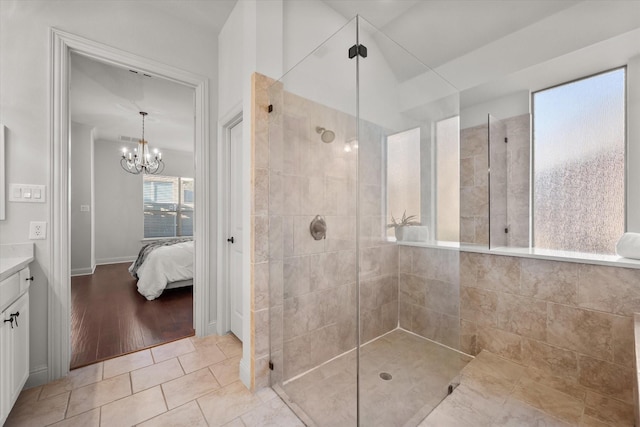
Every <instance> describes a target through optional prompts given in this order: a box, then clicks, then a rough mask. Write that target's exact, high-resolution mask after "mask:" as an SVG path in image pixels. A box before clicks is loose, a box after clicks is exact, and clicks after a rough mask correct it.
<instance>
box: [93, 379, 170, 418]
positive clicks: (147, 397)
mask: <svg viewBox="0 0 640 427" xmlns="http://www.w3.org/2000/svg"><path fill="white" fill-rule="evenodd" d="M166 411H167V405H165V403H164V397H163V395H162V390H161V389H160V386H156V387H153V388H150V389H148V390H145V391H141V392H140V393H136V394H134V395H131V396H129V397H125V398H124V399H120V400H116V401H115V402H111V403H109V404H107V405H104V406H103V407H102V409H101V417H100V427H110V426H114V427H120V426H133V425H136V424H138V423H140V422H142V421H146V420H148V419H150V418H153V417H155V416H156V415H159V414H161V413H163V412H166Z"/></svg>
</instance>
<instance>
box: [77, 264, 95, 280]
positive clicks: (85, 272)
mask: <svg viewBox="0 0 640 427" xmlns="http://www.w3.org/2000/svg"><path fill="white" fill-rule="evenodd" d="M95 271H96V267H95V265H94V266H93V268H92V267H87V268H72V269H71V277H76V276H91V275H92V274H93V273H95Z"/></svg>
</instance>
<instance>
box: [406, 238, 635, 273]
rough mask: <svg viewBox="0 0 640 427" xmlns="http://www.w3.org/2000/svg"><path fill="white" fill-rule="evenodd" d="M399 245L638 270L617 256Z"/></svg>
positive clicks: (631, 261) (452, 244) (432, 243)
mask: <svg viewBox="0 0 640 427" xmlns="http://www.w3.org/2000/svg"><path fill="white" fill-rule="evenodd" d="M398 244H399V245H404V246H416V247H421V248H436V249H449V250H457V251H462V252H475V253H480V254H491V255H503V256H512V257H519V258H533V259H546V260H551V261H564V262H575V263H580V264H595V265H606V266H611V267H625V268H636V269H640V260H635V259H629V258H622V257H620V256H617V255H601V254H590V253H583V252H570V251H558V250H552V249H540V248H507V247H500V248H495V249H489V248H487V247H486V246H479V245H465V244H459V243H455V242H440V241H430V242H405V241H402V242H398Z"/></svg>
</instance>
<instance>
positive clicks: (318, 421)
mask: <svg viewBox="0 0 640 427" xmlns="http://www.w3.org/2000/svg"><path fill="white" fill-rule="evenodd" d="M360 356H361V357H360V384H361V387H360V412H361V416H360V418H361V425H365V426H404V425H406V426H417V425H418V424H419V423H420V421H422V420H423V419H424V418H425V417H426V416H427V415H428V414H429V413H430V412H431V411H432V410H433V409H434V408H435V407H436V406H437V405H438V404H439V403H440V402H441V401H442V400H443V399H444V398H445V397H446V396H447V389H448V387H449V385H450V384H452V383H454V382H455V379H456V377H457V376H458V374H459V373H460V371H461V370H462V368H464V367H465V366H466V365H467V363H469V362H470V361H471V359H472V358H471V357H469V356H466V355H464V354H462V353H459V352H457V351H455V350H451V349H449V348H447V347H443V346H441V345H438V344H436V343H434V342H432V341H429V340H426V339H424V338H421V337H419V336H417V335H414V334H411V333H409V332H407V331H404V330H402V329H396V330H394V331H392V332H390V333H388V334H386V335H383V336H382V337H380V338H378V339H376V340H374V341H371V342H369V343H367V344H365V345H364V346H363V347H362V348H361V350H360ZM381 374H383V375H382V377H387V378H388V376H387V375H385V374H388V375H390V376H391V379H387V380H385V379H383V378H381ZM282 390H283V391H284V392H285V394H286V397H285V400H286V401H288V402H289V403H290V404H291V406H292V407H293V409H294V410H296V412H298V413H299V415H300V416H301V418H302V419H303V421H306V422H307V423H309V421H313V424H315V425H317V426H332V427H333V426H355V425H356V352H355V351H351V352H349V353H345V354H344V355H342V356H340V357H338V358H336V359H334V360H332V361H330V362H328V363H325V364H324V365H321V366H320V367H318V368H315V369H313V370H312V371H309V372H307V373H306V374H304V375H302V376H300V377H298V378H296V379H294V380H291V381H288V382H287V383H285V384H284V385H283V387H282ZM300 412H302V414H301V413H300ZM307 418H308V419H307Z"/></svg>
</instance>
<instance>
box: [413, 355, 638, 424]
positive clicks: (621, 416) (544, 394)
mask: <svg viewBox="0 0 640 427" xmlns="http://www.w3.org/2000/svg"><path fill="white" fill-rule="evenodd" d="M633 418H634V412H633V406H631V405H629V404H627V403H624V402H620V401H617V400H615V399H611V398H607V397H605V396H601V395H598V394H596V393H593V392H592V391H590V390H587V389H585V388H584V387H582V386H580V385H579V384H577V383H572V382H569V381H567V380H564V379H561V378H557V377H552V376H549V375H545V374H544V373H542V372H541V371H539V370H536V369H534V368H526V367H524V366H520V365H517V364H515V363H512V362H510V361H507V360H505V359H502V358H500V357H498V356H495V355H493V354H491V353H488V352H486V351H483V352H482V353H480V354H479V355H478V356H477V357H476V358H475V359H474V360H473V361H472V362H471V363H469V364H468V365H467V366H466V367H465V368H464V369H463V370H462V372H461V374H460V385H459V386H458V387H457V388H456V389H455V390H454V391H453V393H452V394H451V395H450V396H448V397H447V398H446V399H445V400H444V401H443V402H442V403H441V404H440V405H439V406H438V407H437V408H436V409H435V410H434V411H433V412H431V414H429V416H428V417H427V418H426V419H425V420H424V421H423V422H422V423H420V425H419V427H448V426H456V427H483V426H513V427H519V426H547V427H567V426H584V427H614V426H615V427H623V426H628V427H633Z"/></svg>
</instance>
